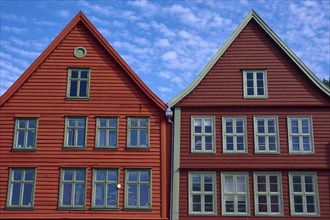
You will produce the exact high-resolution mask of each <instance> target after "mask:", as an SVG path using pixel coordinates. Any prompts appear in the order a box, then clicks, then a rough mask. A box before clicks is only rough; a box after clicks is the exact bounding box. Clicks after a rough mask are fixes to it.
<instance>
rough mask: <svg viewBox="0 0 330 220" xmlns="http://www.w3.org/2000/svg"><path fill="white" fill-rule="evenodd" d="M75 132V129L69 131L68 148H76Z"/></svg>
mask: <svg viewBox="0 0 330 220" xmlns="http://www.w3.org/2000/svg"><path fill="white" fill-rule="evenodd" d="M74 140H75V132H74V129H68V146H74Z"/></svg>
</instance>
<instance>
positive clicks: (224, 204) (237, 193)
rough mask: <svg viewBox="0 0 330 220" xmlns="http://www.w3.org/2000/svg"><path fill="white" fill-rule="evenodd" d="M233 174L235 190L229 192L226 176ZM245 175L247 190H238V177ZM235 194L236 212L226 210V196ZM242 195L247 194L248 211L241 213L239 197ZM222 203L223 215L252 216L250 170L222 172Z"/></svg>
mask: <svg viewBox="0 0 330 220" xmlns="http://www.w3.org/2000/svg"><path fill="white" fill-rule="evenodd" d="M226 176H232V177H233V181H234V182H233V192H232V193H229V192H228V193H227V192H225V177H226ZM238 176H244V177H245V192H244V193H242V192H237V190H236V189H237V187H236V185H237V181H236V180H237V177H238ZM226 195H233V196H234V212H226V203H225V196H226ZM240 195H244V196H246V197H245V198H246V200H245V202H246V212H242V213H239V212H238V203H237V197H238V196H240ZM221 204H222V207H221V209H222V215H223V216H250V187H249V173H248V172H221Z"/></svg>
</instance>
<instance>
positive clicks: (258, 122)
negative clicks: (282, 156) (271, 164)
mask: <svg viewBox="0 0 330 220" xmlns="http://www.w3.org/2000/svg"><path fill="white" fill-rule="evenodd" d="M277 127H278V125H277V117H272V116H270V117H262V116H260V117H259V116H258V117H254V143H255V152H256V153H279V152H280V148H279V139H278V130H277Z"/></svg>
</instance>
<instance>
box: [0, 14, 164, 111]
mask: <svg viewBox="0 0 330 220" xmlns="http://www.w3.org/2000/svg"><path fill="white" fill-rule="evenodd" d="M80 21H81V22H83V24H84V25H85V26H86V27H87V28H88V30H89V31H90V32H91V33H92V34H93V36H94V37H95V38H96V39H97V40H98V41H99V43H101V45H102V46H103V47H104V48H105V49H106V50H107V51H108V52H109V54H110V55H111V56H112V57H113V58H114V59H115V60H116V62H117V63H118V64H119V65H120V66H121V67H122V68H123V70H124V71H125V72H126V73H127V74H128V75H129V77H130V78H131V79H132V80H133V82H134V83H135V84H136V85H137V86H138V87H139V88H140V89H141V90H142V91H143V92H144V93H145V94H146V95H147V96H148V98H150V99H151V100H152V101H153V102H154V103H155V104H156V105H157V106H158V107H159V108H161V109H162V110H166V109H167V106H166V104H165V103H164V102H163V101H162V100H161V99H160V98H159V97H158V96H157V95H156V94H155V93H153V92H152V91H151V90H150V89H149V87H148V86H147V85H146V84H145V83H144V82H143V81H142V80H141V79H140V78H139V76H138V75H137V74H136V73H135V72H134V71H133V70H132V69H131V68H130V67H129V65H128V64H127V63H126V62H125V61H124V60H123V58H122V57H121V56H120V55H119V54H118V53H117V51H116V50H115V49H114V48H113V47H112V46H111V45H110V44H109V42H108V41H107V40H106V39H105V38H104V37H103V35H102V34H101V33H100V32H99V31H98V30H97V28H96V27H95V26H94V25H93V24H92V23H91V22H90V21H89V20H88V18H87V17H86V16H85V15H84V14H83V12H81V11H79V12H78V13H77V14H76V16H75V17H74V18H73V19H72V20H71V21H70V22H69V24H67V25H66V26H65V27H64V29H63V30H62V31H61V32H60V33H59V34H58V35H57V36H56V37H55V39H54V40H53V41H52V42H51V43H50V44H49V45H48V47H47V48H46V49H45V50H44V51H43V52H42V53H41V54H40V55H39V56H38V57H37V58H36V60H35V61H34V62H33V63H32V64H31V65H30V66H29V67H28V68H27V69H26V70H25V71H24V72H23V74H22V75H21V76H20V77H19V78H18V79H17V80H16V81H15V82H14V83H13V85H12V86H11V87H10V88H9V89H8V90H7V91H6V92H5V93H4V94H3V95H2V96H1V97H0V106H2V105H3V104H5V103H6V101H8V99H9V98H10V97H12V96H13V95H14V93H15V92H17V90H18V89H19V88H20V87H21V86H22V85H23V84H24V82H25V81H26V80H27V79H28V78H29V77H30V76H31V75H32V74H33V72H34V71H35V70H36V69H37V68H38V67H39V66H40V65H41V64H42V63H43V62H44V61H45V59H46V58H47V57H48V55H49V54H50V53H52V52H53V51H54V49H55V48H56V47H57V46H58V44H59V43H60V42H61V41H62V40H63V39H64V38H65V37H66V36H67V35H68V34H69V33H70V31H71V30H72V28H74V26H75V25H77V24H78V22H80Z"/></svg>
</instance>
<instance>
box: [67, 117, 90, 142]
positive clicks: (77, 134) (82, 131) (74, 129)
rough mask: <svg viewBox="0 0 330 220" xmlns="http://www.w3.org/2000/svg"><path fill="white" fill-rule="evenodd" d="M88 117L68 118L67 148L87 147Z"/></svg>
mask: <svg viewBox="0 0 330 220" xmlns="http://www.w3.org/2000/svg"><path fill="white" fill-rule="evenodd" d="M86 124H87V117H68V118H66V126H65V127H66V129H65V144H64V147H66V148H85V147H86V131H87V126H86Z"/></svg>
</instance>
